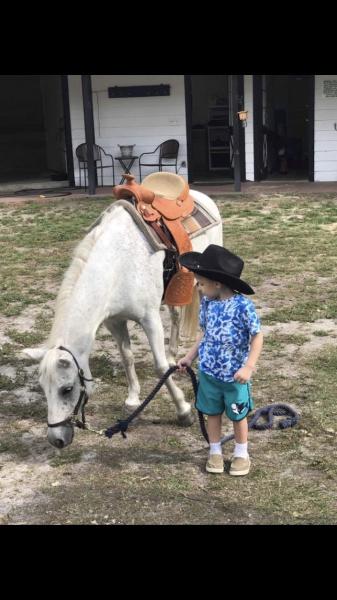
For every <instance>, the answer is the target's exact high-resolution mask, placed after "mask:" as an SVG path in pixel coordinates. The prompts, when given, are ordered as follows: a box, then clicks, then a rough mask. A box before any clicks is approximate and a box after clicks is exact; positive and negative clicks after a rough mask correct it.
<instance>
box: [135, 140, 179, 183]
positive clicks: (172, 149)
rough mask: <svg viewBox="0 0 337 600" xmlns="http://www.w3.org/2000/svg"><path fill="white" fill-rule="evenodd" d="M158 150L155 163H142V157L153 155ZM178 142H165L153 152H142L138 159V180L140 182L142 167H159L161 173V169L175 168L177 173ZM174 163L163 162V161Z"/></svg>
mask: <svg viewBox="0 0 337 600" xmlns="http://www.w3.org/2000/svg"><path fill="white" fill-rule="evenodd" d="M158 150H159V156H158V160H157V162H155V163H152V162H143V161H142V156H146V155H153V154H156V152H157V151H158ZM178 152H179V142H178V141H177V140H166V142H162V143H161V144H159V146H157V148H156V149H155V150H153V152H143V154H141V155H140V157H139V180H140V182H141V181H142V166H143V167H159V171H162V170H163V169H162V167H169V166H171V167H175V170H176V173H178V169H177V162H178ZM167 160H170V161H174V162H164V161H167Z"/></svg>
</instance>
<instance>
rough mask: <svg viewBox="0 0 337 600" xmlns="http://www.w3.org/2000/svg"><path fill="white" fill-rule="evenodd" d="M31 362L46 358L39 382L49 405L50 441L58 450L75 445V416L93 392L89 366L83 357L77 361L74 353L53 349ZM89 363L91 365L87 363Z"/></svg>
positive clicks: (29, 353)
mask: <svg viewBox="0 0 337 600" xmlns="http://www.w3.org/2000/svg"><path fill="white" fill-rule="evenodd" d="M25 353H26V354H28V355H29V356H30V357H31V358H33V357H34V358H37V357H39V358H42V360H41V364H40V378H39V382H40V385H41V387H42V389H43V391H44V394H45V396H46V398H47V403H48V436H47V437H48V441H49V442H50V443H51V444H52V445H53V446H56V448H64V447H65V446H68V445H69V444H71V442H72V440H73V436H74V427H73V424H72V422H71V421H72V416H73V414H74V411H75V409H76V408H77V410H78V412H79V413H80V411H81V406H82V404H83V402H84V401H85V399H86V396H85V395H86V394H87V396H89V395H90V393H91V391H92V383H91V381H88V380H90V379H91V375H90V370H89V365H88V364H81V359H82V362H84V358H83V356H82V357H81V356H79V357H76V356H75V355H74V354H73V353H72V352H71V351H70V352H69V351H68V350H65V349H60V348H59V347H53V348H51V349H40V350H39V351H38V352H36V351H35V353H33V354H32V352H29V349H27V350H26V351H25ZM86 363H87V361H86Z"/></svg>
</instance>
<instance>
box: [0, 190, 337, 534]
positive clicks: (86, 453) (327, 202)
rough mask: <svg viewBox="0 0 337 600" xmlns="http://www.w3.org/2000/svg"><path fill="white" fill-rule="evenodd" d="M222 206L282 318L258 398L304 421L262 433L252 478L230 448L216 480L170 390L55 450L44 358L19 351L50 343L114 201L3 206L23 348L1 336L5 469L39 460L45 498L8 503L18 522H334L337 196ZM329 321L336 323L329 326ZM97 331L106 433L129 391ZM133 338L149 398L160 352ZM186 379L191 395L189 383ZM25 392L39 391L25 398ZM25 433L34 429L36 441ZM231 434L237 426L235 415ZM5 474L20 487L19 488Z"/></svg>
mask: <svg viewBox="0 0 337 600" xmlns="http://www.w3.org/2000/svg"><path fill="white" fill-rule="evenodd" d="M216 202H217V204H218V206H219V209H220V211H221V214H222V218H223V224H224V244H225V246H226V247H228V248H230V249H231V250H232V251H233V252H236V253H237V254H239V255H241V256H242V257H243V258H244V260H245V269H244V273H243V278H244V279H246V280H247V281H249V282H250V283H251V285H252V286H253V288H254V289H255V290H256V295H255V297H254V301H255V303H256V305H257V306H258V307H259V309H261V311H264V312H263V314H264V315H265V316H263V318H262V323H263V324H265V325H267V324H268V325H271V326H272V327H271V328H270V330H269V333H268V335H266V336H265V344H264V350H263V353H262V356H261V359H260V361H259V367H258V371H257V373H256V374H255V377H254V379H253V396H254V401H255V404H256V407H257V408H259V407H261V406H264V405H266V404H270V403H273V402H274V403H276V402H285V403H289V404H291V405H292V406H293V407H294V408H296V410H298V411H299V413H300V417H301V420H300V424H299V426H297V427H295V428H291V429H288V430H285V431H281V430H278V429H274V430H272V431H266V432H258V431H252V432H251V433H250V440H249V444H250V445H249V448H250V455H251V458H252V469H251V472H250V474H249V476H247V477H243V478H234V477H230V476H229V475H228V468H229V460H230V456H231V453H232V448H233V443H232V442H229V443H228V444H226V445H225V446H224V456H225V459H226V472H225V473H224V474H223V475H220V476H218V475H214V476H212V475H208V474H206V472H205V461H206V457H207V447H206V444H205V442H204V440H203V438H202V436H201V433H200V431H199V425H198V421H197V419H196V421H195V423H194V424H193V425H192V427H191V428H188V429H185V428H181V427H178V426H177V423H176V413H175V409H174V406H173V403H172V402H171V401H170V400H169V398H168V395H167V393H166V391H165V389H162V390H161V391H160V393H159V394H158V396H157V397H156V398H155V400H154V401H153V402H152V403H151V404H150V405H149V406H148V407H147V408H146V410H145V411H144V413H142V415H141V416H140V417H139V418H138V419H137V422H136V423H134V424H132V425H131V427H130V430H129V432H128V434H127V439H126V440H124V439H123V438H122V437H121V436H120V435H118V436H114V437H113V438H112V440H108V439H107V438H104V437H99V436H96V435H95V434H90V433H88V432H82V431H76V433H75V439H74V442H73V444H72V445H71V446H70V447H69V448H67V449H66V450H65V451H63V452H62V453H61V454H60V453H58V454H56V455H55V453H54V451H53V449H51V448H50V447H48V445H47V442H46V440H45V434H46V428H45V422H46V413H47V411H46V403H45V401H44V399H43V396H42V393H41V391H40V390H39V386H38V383H37V377H36V375H35V374H34V375H32V373H33V371H32V369H33V366H32V365H33V362H32V361H28V360H27V361H23V360H22V359H21V358H19V352H20V350H21V349H22V346H26V345H27V346H30V345H35V344H39V343H40V342H41V341H43V339H44V338H45V337H47V335H48V332H49V329H50V326H51V322H52V311H53V307H54V302H55V295H56V292H57V289H58V287H59V285H60V282H61V280H62V277H63V274H64V271H65V269H66V268H67V267H68V265H69V262H70V257H71V253H72V251H73V248H74V247H75V245H76V244H77V242H78V241H79V240H80V239H81V238H82V237H83V236H84V234H85V231H86V228H87V227H88V226H89V225H90V224H91V223H92V222H93V221H94V220H95V219H96V218H97V216H98V215H99V214H100V213H101V212H102V211H103V210H104V209H105V208H106V207H107V206H108V205H109V204H110V203H111V198H105V199H90V198H89V199H84V200H80V201H78V200H75V201H74V200H71V199H70V200H69V199H68V198H67V199H65V200H62V201H59V200H55V201H51V202H49V203H48V204H44V205H42V204H34V203H29V204H27V205H24V206H21V207H15V208H13V207H3V208H1V210H0V243H1V252H2V257H3V260H2V261H1V265H0V275H1V278H2V282H3V286H2V289H1V294H0V317H1V318H2V319H3V324H4V326H3V327H2V332H3V333H4V334H5V335H6V336H7V338H9V339H10V340H11V341H12V343H9V342H8V341H7V342H6V343H3V344H2V346H0V365H1V366H2V367H3V369H4V370H3V371H2V372H1V375H0V392H1V398H0V399H1V402H0V431H1V444H0V451H1V464H4V465H7V464H10V467H11V468H10V472H14V473H16V469H25V468H26V467H27V466H29V471H27V474H23V475H21V477H22V480H21V483H20V486H21V487H22V486H23V487H24V486H27V487H28V488H32V489H33V490H34V493H35V492H36V493H37V495H34V496H33V497H31V499H30V500H29V502H28V501H27V502H28V505H27V504H26V505H25V504H24V503H23V504H22V505H21V504H20V503H15V501H14V500H12V505H13V507H12V508H11V510H10V514H9V517H8V520H9V522H12V523H21V522H23V523H43V524H59V523H69V524H72V523H74V524H82V523H85V524H93V525H95V524H105V523H106V524H122V523H127V524H148V523H159V524H160V523H162V524H172V523H177V524H179V523H190V524H199V523H200V524H209V523H214V524H245V523H248V524H336V523H337V507H336V500H335V499H336V495H337V452H336V432H337V417H336V410H335V387H336V384H335V379H336V375H335V374H336V368H337V348H336V341H335V336H336V315H337V300H336V297H335V296H336V294H335V290H336V284H337V274H336V272H335V256H336V253H337V236H336V235H335V233H336V227H337V198H336V197H335V195H333V194H324V195H322V196H320V197H319V198H318V197H310V196H302V195H297V196H294V195H285V194H274V195H273V196H270V197H267V196H263V197H256V198H254V197H252V196H249V197H245V196H244V195H239V196H234V195H233V198H231V197H229V196H227V197H226V198H225V199H221V198H217V200H216ZM33 309H34V312H33V313H32V312H30V311H32V310H33ZM31 314H33V315H34V318H33V322H34V325H33V326H32V327H30V328H28V329H27V328H26V329H24V328H23V327H21V325H20V323H22V320H24V318H25V316H27V315H31ZM322 319H328V320H329V322H328V323H326V322H325V323H324V325H323V323H322ZM289 321H292V322H293V321H296V322H299V323H300V324H303V327H304V326H305V325H308V324H309V323H313V325H312V326H311V329H309V327H308V326H307V327H306V329H305V330H303V331H302V330H301V326H298V324H297V326H296V332H295V333H293V331H294V328H292V329H290V327H289V329H288V331H287V323H289ZM316 322H317V324H316ZM330 324H331V327H330ZM278 325H279V328H278ZM323 327H324V328H325V329H323ZM23 329H24V330H23ZM308 331H311V333H310V334H309V333H308ZM97 337H98V341H99V344H100V348H99V350H98V351H97V352H96V353H93V355H92V356H91V358H90V366H91V370H92V373H93V376H94V378H95V380H96V384H97V385H96V390H95V393H94V396H93V397H92V398H91V399H90V401H89V403H88V407H87V416H88V421H89V423H90V424H91V425H92V426H94V427H97V428H99V429H100V428H103V427H106V426H109V425H110V424H112V423H114V422H115V421H116V420H117V419H118V418H121V416H122V415H123V410H124V407H123V403H124V400H125V397H126V394H127V386H126V380H125V375H124V372H123V370H122V367H121V362H120V358H119V356H118V354H117V351H116V349H115V348H116V347H115V346H114V347H113V348H114V349H113V351H111V336H110V335H109V334H107V333H106V332H105V331H101V332H99V335H98V336H97ZM130 337H131V340H132V341H133V342H134V346H135V348H136V350H137V351H138V352H139V355H138V354H137V356H139V358H140V359H141V360H140V361H137V363H136V366H137V372H138V375H139V380H140V384H141V399H142V400H143V399H144V398H145V397H146V396H147V395H148V394H149V392H150V391H151V390H152V388H153V387H154V385H155V383H156V382H157V378H156V375H155V373H154V369H153V365H152V360H148V359H147V358H144V356H145V352H144V350H145V349H146V351H147V350H148V348H147V347H146V348H145V347H144V346H143V345H142V343H141V342H140V341H139V337H138V335H136V333H135V332H133V333H131V336H130ZM313 340H314V342H315V343H317V344H319V346H317V347H318V348H319V350H317V349H315V346H312V348H311V349H310V344H307V342H309V341H310V342H311V343H312V342H313ZM105 344H106V345H105ZM307 346H308V347H309V350H308V351H307V350H305V348H306V347H307ZM107 348H108V349H109V350H107ZM304 350H305V351H304ZM7 368H13V369H15V377H13V378H12V377H10V376H9V375H8V374H6V373H7V371H6V369H7ZM176 381H177V382H179V385H181V387H182V388H183V389H184V391H185V394H186V397H187V399H188V400H189V401H191V402H193V394H192V389H191V386H190V382H189V379H187V378H179V379H178V377H176ZM34 386H35V387H34ZM17 390H25V391H26V392H28V393H29V392H30V391H32V392H34V393H35V394H38V396H36V395H34V396H33V397H32V401H30V402H29V401H28V402H27V399H26V401H25V402H23V401H22V398H21V395H20V394H21V392H20V393H17V394H15V393H14V392H17ZM37 398H40V400H37ZM23 431H25V432H27V431H28V432H29V434H28V437H27V438H25V440H23V438H22V432H23ZM223 431H224V433H229V432H231V426H230V424H229V422H228V421H227V420H226V419H224V422H223ZM32 432H33V433H32ZM48 448H49V449H48ZM8 457H9V460H8ZM40 466H41V468H42V467H43V468H44V469H45V470H44V471H43V472H42V474H41V472H40V471H39V468H40ZM48 469H49V470H48ZM3 472H4V469H2V471H1V473H3ZM24 473H25V472H24ZM1 481H2V483H3V486H4V488H5V489H6V493H8V490H10V489H12V488H13V485H14V484H11V482H10V480H9V481H7V480H6V479H2V480H1ZM11 486H12V487H11ZM0 493H1V488H0ZM39 494H40V496H39ZM74 498H76V502H74ZM0 500H1V498H0Z"/></svg>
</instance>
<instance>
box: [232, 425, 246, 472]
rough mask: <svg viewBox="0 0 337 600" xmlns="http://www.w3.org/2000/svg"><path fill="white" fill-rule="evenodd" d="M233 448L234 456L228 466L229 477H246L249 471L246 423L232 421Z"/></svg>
mask: <svg viewBox="0 0 337 600" xmlns="http://www.w3.org/2000/svg"><path fill="white" fill-rule="evenodd" d="M233 429H234V439H235V448H234V456H233V460H232V463H231V466H230V470H229V474H230V475H247V474H248V473H249V469H250V459H249V455H248V421H247V418H244V419H242V420H241V421H233Z"/></svg>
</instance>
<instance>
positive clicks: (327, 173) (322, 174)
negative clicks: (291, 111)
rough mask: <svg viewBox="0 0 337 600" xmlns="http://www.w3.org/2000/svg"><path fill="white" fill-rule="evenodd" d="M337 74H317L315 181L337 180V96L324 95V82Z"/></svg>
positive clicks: (333, 78) (334, 77) (336, 77)
mask: <svg viewBox="0 0 337 600" xmlns="http://www.w3.org/2000/svg"><path fill="white" fill-rule="evenodd" d="M329 79H332V80H337V75H316V76H315V181H337V131H335V128H334V126H335V124H336V127H337V98H326V97H325V96H324V95H323V82H324V81H325V80H329Z"/></svg>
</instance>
